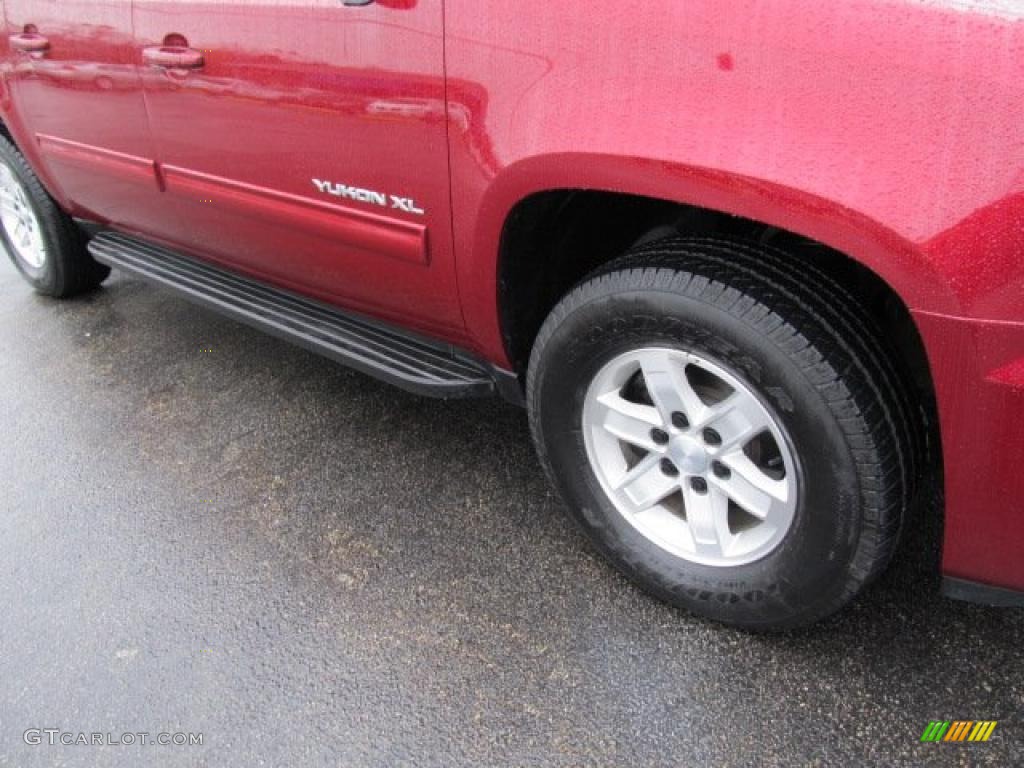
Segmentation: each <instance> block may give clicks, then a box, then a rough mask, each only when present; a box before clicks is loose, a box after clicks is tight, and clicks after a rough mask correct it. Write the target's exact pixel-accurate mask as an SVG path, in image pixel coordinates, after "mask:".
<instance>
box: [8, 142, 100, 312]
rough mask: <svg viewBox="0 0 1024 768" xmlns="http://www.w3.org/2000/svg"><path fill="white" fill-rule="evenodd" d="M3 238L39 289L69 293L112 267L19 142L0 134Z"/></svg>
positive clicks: (89, 284)
mask: <svg viewBox="0 0 1024 768" xmlns="http://www.w3.org/2000/svg"><path fill="white" fill-rule="evenodd" d="M0 244H2V245H3V247H4V249H5V250H6V251H7V254H8V255H9V256H10V258H11V261H13V262H14V266H15V267H17V268H18V271H19V272H21V274H22V276H24V278H25V279H26V280H27V281H28V282H29V283H30V284H31V285H32V287H33V288H34V289H35V290H36V292H37V293H41V294H43V295H44V296H52V297H54V298H66V297H69V296H74V295H75V294H77V293H81V292H83V291H87V290H89V289H91V288H95V287H96V286H97V285H99V284H100V283H101V282H103V280H104V279H105V278H106V277H107V275H109V274H110V268H109V267H107V266H104V265H103V264H100V263H98V262H96V261H94V260H93V259H92V257H91V256H90V255H89V253H88V251H87V250H86V244H85V238H84V237H82V234H81V233H80V232H79V231H78V228H77V227H76V226H75V224H74V222H73V221H72V220H71V217H70V216H68V215H67V214H66V213H65V212H64V211H62V210H61V209H60V208H59V207H58V206H57V203H56V202H55V201H54V200H53V198H51V197H50V196H49V194H47V192H46V190H45V189H43V185H42V184H40V182H39V179H38V177H37V176H36V174H35V172H34V171H33V170H32V168H31V167H30V166H29V164H28V162H26V160H25V158H24V157H23V156H22V154H21V152H19V151H18V148H17V147H15V146H14V144H12V143H11V142H10V141H8V140H7V139H6V138H4V137H3V136H0Z"/></svg>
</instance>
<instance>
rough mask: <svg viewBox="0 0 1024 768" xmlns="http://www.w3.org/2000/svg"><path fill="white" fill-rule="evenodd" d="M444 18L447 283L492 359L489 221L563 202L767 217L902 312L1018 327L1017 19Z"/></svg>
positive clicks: (991, 11)
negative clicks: (581, 198) (643, 200)
mask: <svg viewBox="0 0 1024 768" xmlns="http://www.w3.org/2000/svg"><path fill="white" fill-rule="evenodd" d="M446 8H447V34H448V54H447V68H448V76H449V97H448V98H449V103H450V109H451V115H452V138H453V150H452V173H453V180H454V181H453V189H454V191H455V199H454V207H455V211H456V216H455V233H456V238H457V248H458V251H459V253H460V254H462V256H461V258H462V266H461V269H460V287H461V289H462V294H463V298H464V301H465V302H466V303H467V313H468V314H469V315H470V316H472V317H473V318H474V322H475V323H476V326H477V329H478V334H479V340H480V342H481V343H482V344H483V345H484V346H485V347H486V348H487V349H488V350H489V351H490V352H491V353H492V354H495V355H500V354H501V344H500V336H499V334H498V332H497V328H496V314H495V313H494V311H493V309H494V302H495V296H494V293H495V291H494V285H495V282H494V262H495V251H496V243H497V241H498V236H499V234H500V229H501V226H502V224H503V221H504V216H505V214H506V213H507V212H508V210H509V209H510V208H511V206H512V205H514V204H515V202H516V201H518V200H519V199H522V198H523V197H525V196H526V195H527V194H529V193H530V192H532V191H537V190H540V189H549V188H557V187H565V186H589V187H593V188H607V189H614V190H622V191H628V192H637V193H642V194H650V195H656V196H659V197H667V198H671V199H676V200H679V201H681V202H686V203H690V204H696V205H702V206H707V207H710V208H717V209H721V210H727V211H729V212H733V213H737V214H743V215H747V216H750V217H752V218H755V219H760V220H764V221H768V222H769V223H772V224H775V225H778V226H782V227H785V228H787V229H790V230H793V231H796V232H798V233H800V234H804V235H807V236H810V237H814V238H816V239H819V240H822V241H824V242H826V243H827V244H829V245H832V246H834V247H836V248H838V249H839V250H842V251H844V252H846V253H848V254H849V255H851V256H853V257H854V258H857V259H859V260H861V261H862V262H864V263H865V264H867V265H868V266H869V267H871V268H872V269H874V270H875V271H876V272H878V273H879V274H880V275H882V276H883V277H884V278H885V279H886V280H888V282H889V283H890V284H892V285H893V286H894V287H895V288H896V290H897V291H898V292H899V293H900V294H901V295H902V296H903V297H904V299H905V301H906V303H907V304H908V305H909V306H910V307H912V308H917V309H924V310H929V311H936V312H945V313H951V314H963V315H970V316H977V317H984V318H987V319H999V320H1012V319H1024V310H1022V305H1021V299H1022V297H1024V266H1022V263H1021V262H1022V260H1021V259H1020V258H1016V254H1019V253H1020V249H1021V247H1022V244H1024V231H1022V228H1021V226H1020V221H1021V220H1022V218H1024V197H1022V193H1024V140H1022V138H1024V134H1022V130H1021V105H1022V104H1024V24H1022V19H1024V4H1022V3H1019V2H1016V1H1015V0H989V1H988V2H982V1H979V2H965V1H961V2H956V1H954V0H948V1H940V0H936V1H935V2H924V1H919V0H893V1H886V0H846V1H844V2H842V3H822V2H820V1H819V0H773V1H771V2H767V1H765V0H736V1H735V2H729V3H721V2H717V0H684V1H682V2H679V1H678V0H659V1H657V2H649V3H617V2H607V1H606V0H601V1H600V2H591V3H586V4H583V3H574V2H569V3H548V2H542V0H520V1H519V2H516V3H502V2H498V1H497V0H485V1H484V2H481V1H480V0H447V3H446ZM979 226H983V227H984V228H985V229H986V230H991V229H993V228H995V229H998V231H999V234H998V235H997V236H995V237H992V238H986V237H977V229H978V227H979ZM1007 254H1013V255H1014V258H1008V257H1007ZM480 317H487V318H488V319H489V322H485V323H480V322H479V318H480Z"/></svg>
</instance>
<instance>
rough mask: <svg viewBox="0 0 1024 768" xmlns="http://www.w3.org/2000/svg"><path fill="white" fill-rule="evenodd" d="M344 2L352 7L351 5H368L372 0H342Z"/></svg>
mask: <svg viewBox="0 0 1024 768" xmlns="http://www.w3.org/2000/svg"><path fill="white" fill-rule="evenodd" d="M344 2H345V5H347V6H349V7H352V6H360V5H369V4H370V3H372V2H373V0H344Z"/></svg>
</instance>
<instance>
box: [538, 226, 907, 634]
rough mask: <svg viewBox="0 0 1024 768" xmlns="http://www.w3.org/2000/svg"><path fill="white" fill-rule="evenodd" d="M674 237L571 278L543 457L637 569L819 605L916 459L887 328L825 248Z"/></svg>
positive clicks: (712, 592) (800, 610)
mask: <svg viewBox="0 0 1024 768" xmlns="http://www.w3.org/2000/svg"><path fill="white" fill-rule="evenodd" d="M794 272H795V270H794V269H793V265H792V262H791V261H789V260H788V259H787V255H786V254H783V253H780V252H777V251H774V250H772V249H769V248H765V247H764V246H761V245H756V244H752V243H743V242H737V241H728V240H723V239H709V238H702V239H696V238H691V239H687V238H675V239H670V240H662V241H659V242H657V243H654V244H651V245H647V246H643V247H641V248H639V249H638V250H637V251H635V252H634V253H632V254H630V255H629V256H628V257H626V258H625V259H624V260H622V261H620V262H618V263H616V264H613V265H611V266H610V267H609V268H607V269H606V270H605V271H603V272H601V273H599V274H596V275H594V276H592V277H590V278H589V279H587V280H585V281H584V282H583V283H582V284H580V285H579V286H577V287H576V288H575V289H574V290H573V291H572V292H571V293H570V294H569V295H568V296H566V297H565V298H564V299H563V300H562V302H561V303H560V304H559V305H558V306H557V307H556V308H555V309H554V310H553V311H552V313H551V315H550V316H549V317H548V319H547V321H546V322H545V324H544V326H543V328H542V329H541V331H540V334H539V336H538V338H537V342H536V344H535V346H534V351H533V354H532V357H531V361H530V369H529V374H528V385H527V399H528V404H529V407H530V420H531V426H532V429H533V433H534V437H535V440H536V443H537V446H538V450H539V454H540V456H541V459H542V462H543V463H544V464H545V467H546V469H547V470H548V473H549V475H550V476H551V478H552V480H553V482H554V483H555V485H556V486H557V487H558V489H559V491H560V492H561V494H562V496H563V498H564V499H565V500H566V502H567V503H568V505H569V507H570V509H571V511H572V513H573V515H574V516H575V517H576V519H577V520H578V522H579V523H580V524H581V525H582V527H583V529H584V531H585V532H586V533H587V534H588V536H589V537H590V539H591V540H592V541H593V542H594V544H595V545H596V546H597V548H598V549H599V550H600V551H601V552H602V553H603V554H605V555H606V556H607V557H608V558H609V559H610V560H611V561H612V562H613V563H614V564H615V565H616V566H617V567H618V568H619V569H621V570H622V571H623V572H625V573H626V574H627V575H628V576H629V577H630V578H632V579H633V580H634V581H636V582H638V583H639V584H641V585H642V586H643V587H645V588H646V589H648V590H649V591H651V592H653V593H654V594H656V595H658V596H659V597H661V598H663V599H665V600H667V601H669V602H671V603H673V604H676V605H679V606H681V607H684V608H687V609H689V610H691V611H693V612H695V613H697V614H700V615H702V616H706V617H708V618H712V619H715V620H719V621H723V622H726V623H729V624H733V625H736V626H741V627H746V628H751V629H785V628H790V627H795V626H800V625H804V624H808V623H811V622H813V621H815V620H818V619H820V618H822V617H824V616H826V615H828V614H830V613H832V612H833V611H835V610H837V609H839V608H840V607H842V606H843V605H845V604H846V603H847V602H848V601H849V600H851V599H852V597H853V596H854V595H855V594H857V592H858V591H859V590H860V589H861V588H862V587H863V586H864V585H865V584H866V583H867V582H868V581H869V580H870V579H871V578H872V577H874V576H875V575H876V574H877V573H879V572H880V570H881V569H882V568H883V567H884V566H885V564H886V563H887V562H888V561H889V559H890V557H891V555H892V552H893V549H894V547H895V545H896V542H897V539H898V534H899V531H900V527H901V521H902V519H903V516H904V513H905V509H906V507H907V503H908V500H909V497H910V494H911V491H912V485H913V482H914V476H915V468H914V465H915V457H914V451H913V445H914V442H915V441H914V435H913V429H914V426H913V423H912V419H911V413H912V410H911V408H910V398H909V397H908V388H907V386H906V384H905V382H904V379H903V377H902V376H901V375H899V373H898V372H897V370H896V368H895V366H894V365H893V364H892V360H891V358H890V354H889V353H888V352H887V351H886V349H887V347H886V343H885V339H884V336H883V335H882V333H881V332H880V330H879V329H878V327H877V326H876V324H875V323H874V322H873V321H872V319H871V318H870V317H869V316H867V314H866V313H865V312H864V311H863V310H862V309H861V307H860V305H859V304H858V303H857V302H856V301H855V300H854V299H853V298H852V297H850V296H849V295H847V294H846V293H845V292H844V290H843V289H842V288H841V287H840V286H839V285H837V284H836V283H835V282H833V281H832V280H831V279H830V278H828V277H827V276H826V275H824V274H823V273H821V272H819V271H818V270H816V269H815V268H814V266H813V264H810V263H807V264H801V267H800V269H799V273H798V274H794Z"/></svg>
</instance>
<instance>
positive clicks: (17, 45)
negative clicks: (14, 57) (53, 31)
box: [7, 32, 50, 53]
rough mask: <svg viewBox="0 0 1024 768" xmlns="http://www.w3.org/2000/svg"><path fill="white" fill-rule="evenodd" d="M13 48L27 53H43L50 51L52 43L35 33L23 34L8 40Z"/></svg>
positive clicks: (12, 36)
mask: <svg viewBox="0 0 1024 768" xmlns="http://www.w3.org/2000/svg"><path fill="white" fill-rule="evenodd" d="M7 39H8V41H9V42H10V44H11V48H14V49H15V50H17V51H23V52H25V53H42V52H43V51H47V50H49V49H50V41H49V40H48V39H47V38H45V37H43V36H42V35H40V34H37V33H35V32H23V33H21V34H20V35H11V36H10V37H9V38H7Z"/></svg>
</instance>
